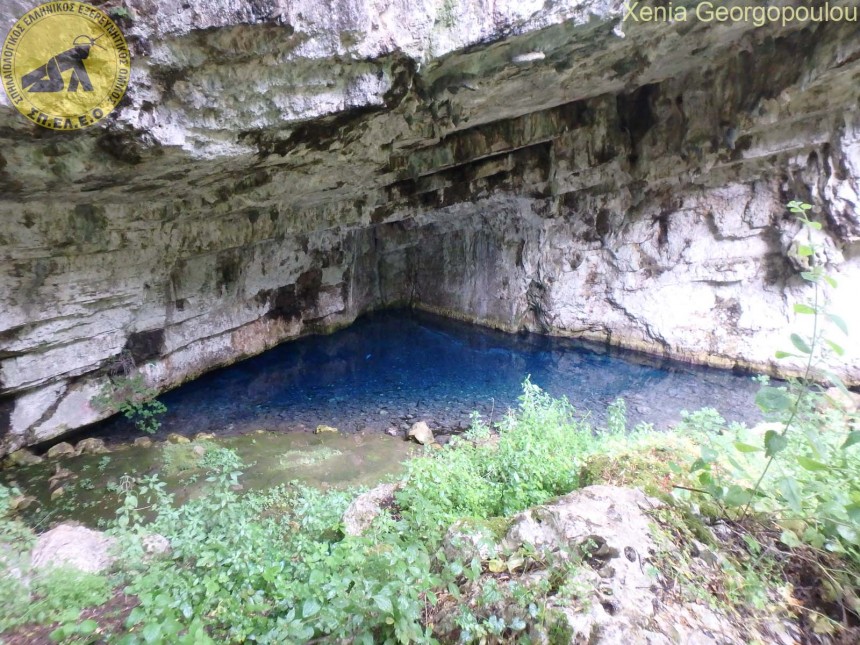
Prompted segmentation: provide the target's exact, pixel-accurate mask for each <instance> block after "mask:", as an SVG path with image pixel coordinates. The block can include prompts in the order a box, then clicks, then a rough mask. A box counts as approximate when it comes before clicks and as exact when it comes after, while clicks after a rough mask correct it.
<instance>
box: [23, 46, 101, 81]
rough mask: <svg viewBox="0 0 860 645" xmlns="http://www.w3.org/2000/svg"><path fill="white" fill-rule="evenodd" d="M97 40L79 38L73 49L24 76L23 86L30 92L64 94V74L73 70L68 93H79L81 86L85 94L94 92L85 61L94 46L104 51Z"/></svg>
mask: <svg viewBox="0 0 860 645" xmlns="http://www.w3.org/2000/svg"><path fill="white" fill-rule="evenodd" d="M100 37H101V36H99V38H100ZM96 40H98V38H90V37H89V36H78V37H77V38H75V40H74V42H73V43H72V47H71V49H67V50H66V51H64V52H63V53H61V54H57V55H56V56H53V57H52V58H51V59H49V60H48V62H47V63H45V64H44V65H41V66H40V67H37V68H36V69H34V70H33V71H32V72H29V73H27V74H25V75H24V76H22V77H21V85H22V86H23V87H24V89H26V90H28V91H30V92H62V91H63V88H64V87H65V83H64V82H63V73H64V72H67V71H69V70H71V71H72V75H71V78H70V79H69V87H68V90H67V91H68V92H77V91H78V86H80V87H81V88H82V89H83V91H84V92H92V91H93V84H92V83H91V82H90V77H89V74H87V67H86V65H85V64H84V60H86V59H87V58H88V57H89V55H90V48H92V47H93V45H95V46H96V47H100V48H101V49H104V47H101V45H98V44H96Z"/></svg>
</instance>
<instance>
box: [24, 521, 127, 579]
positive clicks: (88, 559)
mask: <svg viewBox="0 0 860 645" xmlns="http://www.w3.org/2000/svg"><path fill="white" fill-rule="evenodd" d="M113 545H114V539H113V538H110V537H108V536H107V535H105V534H104V533H102V532H100V531H93V530H92V529H88V528H86V527H84V526H79V525H77V524H71V523H67V524H60V525H59V526H56V527H54V528H53V529H51V530H50V531H48V532H47V533H44V534H42V535H40V536H39V538H38V539H37V541H36V546H35V547H34V548H33V551H32V554H31V556H30V561H31V563H32V566H33V568H34V569H43V568H46V567H72V568H74V569H78V570H80V571H85V572H87V573H99V572H101V571H104V570H105V569H107V568H108V567H110V565H111V564H112V563H113V560H114V558H113V556H112V555H111V548H112V547H113Z"/></svg>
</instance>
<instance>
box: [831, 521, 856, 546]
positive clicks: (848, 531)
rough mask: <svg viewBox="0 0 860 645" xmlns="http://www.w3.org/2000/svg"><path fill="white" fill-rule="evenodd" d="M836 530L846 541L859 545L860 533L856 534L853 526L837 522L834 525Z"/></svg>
mask: <svg viewBox="0 0 860 645" xmlns="http://www.w3.org/2000/svg"><path fill="white" fill-rule="evenodd" d="M836 532H837V533H838V534H839V537H841V538H842V539H843V540H845V541H846V542H849V543H851V544H854V545H860V535H858V534H857V529H855V528H854V527H853V526H845V525H843V524H839V525H837V526H836Z"/></svg>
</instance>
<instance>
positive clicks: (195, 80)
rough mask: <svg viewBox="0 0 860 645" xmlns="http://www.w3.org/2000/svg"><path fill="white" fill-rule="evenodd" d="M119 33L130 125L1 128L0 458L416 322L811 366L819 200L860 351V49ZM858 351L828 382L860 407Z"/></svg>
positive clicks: (433, 24)
mask: <svg viewBox="0 0 860 645" xmlns="http://www.w3.org/2000/svg"><path fill="white" fill-rule="evenodd" d="M676 4H678V3H676ZM7 5H9V7H8V8H9V9H10V11H9V12H8V15H9V16H10V18H9V19H8V22H9V24H11V21H12V19H13V18H12V16H14V15H16V14H20V13H21V11H23V10H24V7H25V3H20V2H11V3H9V2H7V3H5V4H4V8H6V7H7ZM103 6H104V7H105V8H106V9H107V10H110V9H111V7H114V6H119V5H118V4H117V3H113V2H108V3H104V5H103ZM124 6H125V7H126V8H127V9H128V11H127V12H124V13H123V12H120V13H117V14H116V15H117V20H118V22H119V23H120V25H121V27H122V28H123V29H124V31H125V33H126V34H127V37H128V39H129V41H130V45H131V48H132V51H133V54H134V61H133V75H132V82H131V85H130V88H129V92H128V95H127V97H126V99H125V100H124V103H123V105H122V106H121V107H120V109H118V110H117V112H116V113H115V114H114V115H112V117H111V119H110V121H109V122H108V123H107V124H105V125H103V126H99V127H96V128H92V129H90V130H87V131H83V132H79V133H74V134H58V133H53V132H49V131H46V130H40V129H38V128H36V127H35V126H31V125H30V124H29V123H28V122H26V121H25V120H24V119H22V118H19V117H18V116H17V115H16V113H15V112H14V111H13V110H12V109H11V108H10V107H9V106H8V105H7V104H5V103H0V221H1V222H2V226H0V258H2V263H0V452H3V451H6V450H10V449H14V448H16V447H18V446H21V445H25V444H33V443H38V442H39V441H44V440H46V439H49V438H52V437H55V436H58V435H60V434H62V433H64V432H67V431H69V430H71V429H74V428H76V427H80V426H82V425H85V424H87V423H91V422H93V421H95V420H97V419H98V418H99V417H100V416H101V414H102V413H101V412H99V410H97V409H96V408H95V407H94V406H93V405H92V403H91V400H92V397H93V396H94V395H95V394H97V393H98V392H99V391H100V390H101V388H102V387H103V385H104V383H105V380H106V378H107V376H106V375H107V374H108V373H109V372H110V371H111V370H112V369H115V367H116V365H117V362H118V361H123V360H128V357H131V358H132V359H133V361H134V363H135V364H136V365H137V366H138V367H137V369H139V370H140V371H141V372H142V373H143V374H144V375H145V377H146V379H147V381H148V382H149V383H150V384H151V385H153V386H154V387H156V388H158V389H167V388H170V387H174V386H176V385H178V384H179V383H181V382H183V381H185V380H187V379H190V378H193V377H194V376H196V375H198V374H200V373H202V372H204V371H206V370H208V369H212V368H214V367H216V366H219V365H224V364H228V363H230V362H232V361H235V360H239V359H240V358H242V357H245V356H248V355H251V354H254V353H258V352H260V351H263V350H265V349H266V348H268V347H271V346H272V345H274V344H276V343H278V342H281V341H283V340H286V339H289V338H294V337H297V336H299V335H301V334H305V333H310V332H324V331H328V330H331V329H333V328H335V327H337V326H339V325H345V324H348V323H349V322H351V321H352V320H353V319H354V318H355V317H356V316H357V315H359V314H360V313H361V312H363V311H366V310H369V309H372V308H378V307H386V306H392V305H411V306H416V307H422V308H425V309H430V310H434V311H439V312H442V313H444V314H446V315H451V316H457V317H461V318H464V319H468V320H472V321H476V322H481V323H484V324H489V325H494V326H498V327H501V328H505V329H512V330H513V329H520V328H528V329H533V330H536V331H543V332H546V333H554V334H565V335H573V336H586V337H589V338H596V339H602V340H606V341H609V342H611V343H614V344H619V345H625V346H629V347H635V348H640V349H645V350H647V351H651V352H655V353H660V354H665V355H669V356H675V357H678V358H684V359H689V360H694V361H697V362H706V363H712V364H719V365H726V366H729V365H735V364H739V365H746V366H752V367H755V368H756V369H762V370H769V371H773V370H776V369H785V368H786V366H785V365H782V366H776V365H774V363H773V361H772V358H771V357H772V356H773V351H774V350H775V349H776V348H777V347H784V346H785V339H786V337H787V334H788V332H789V330H794V329H797V328H798V326H799V325H801V324H802V321H796V320H795V319H794V316H793V315H792V313H791V308H792V305H793V303H795V302H798V301H802V300H804V299H806V298H807V297H809V296H810V291H809V289H808V288H807V287H806V286H805V285H804V283H803V280H802V279H801V278H800V277H799V267H798V264H797V260H796V258H792V253H791V249H792V244H793V243H794V244H796V242H795V241H794V240H795V237H796V236H797V234H798V230H799V229H798V227H797V225H796V224H795V223H794V222H793V221H792V220H791V218H790V217H789V216H788V215H787V213H786V212H785V210H784V208H783V207H782V204H784V203H785V202H786V201H788V200H790V199H795V198H798V199H805V200H807V201H810V202H812V203H814V204H815V205H816V207H817V209H818V211H817V212H818V215H817V217H818V218H819V220H820V221H821V222H822V224H823V231H822V235H821V237H820V239H818V242H819V243H820V245H821V246H822V248H823V249H824V250H823V255H822V259H823V260H825V261H826V262H827V263H828V270H829V271H830V272H831V273H832V274H833V275H834V276H835V277H836V278H837V279H838V280H839V282H840V287H839V288H838V289H836V290H834V291H832V292H831V293H830V294H828V295H827V298H828V299H829V303H830V306H831V308H832V309H833V310H834V311H836V312H838V313H840V314H841V315H842V316H843V317H844V318H845V319H846V320H847V321H848V323H849V325H850V326H852V328H853V329H854V330H857V329H860V310H858V309H860V305H858V303H857V298H856V293H857V285H858V284H860V281H858V279H860V215H858V210H857V208H858V207H857V204H858V190H860V187H859V186H858V178H860V116H858V98H860V39H858V38H857V24H856V23H848V22H842V23H827V24H817V25H803V24H788V25H785V26H779V25H774V24H770V25H767V26H764V27H761V28H759V29H755V28H754V26H753V25H751V24H748V23H739V24H722V25H717V24H701V23H697V22H695V21H693V20H690V21H689V22H675V23H671V24H670V23H648V24H631V23H630V22H629V21H628V22H622V20H621V18H622V16H623V9H622V3H621V2H614V1H607V0H559V1H557V2H552V3H543V2H535V3H529V2H504V1H502V0H496V1H495V2H492V3H490V2H487V3H485V2H477V1H467V0H460V1H459V2H458V1H457V0H454V1H450V2H449V1H448V0H445V1H444V2H442V1H441V0H439V1H434V0H424V1H423V2H398V1H396V0H395V1H387V0H386V1H380V0H354V1H352V0H351V1H350V2H336V3H334V2H333V3H330V4H326V3H320V2H312V1H311V0H302V1H299V2H286V1H282V0H271V1H270V2H250V3H245V2H232V1H228V0H217V1H216V0H191V1H190V2H182V3H178V2H177V3H174V4H170V3H164V2H158V3H155V2H151V1H150V0H131V1H129V2H125V3H124ZM6 15H7V12H5V11H4V12H3V18H2V19H0V20H5V19H6ZM5 26H7V25H5V24H2V25H0V27H5ZM2 100H5V99H0V101H2ZM844 344H845V345H846V347H847V348H848V349H849V352H848V355H847V356H846V357H844V358H843V359H842V360H841V361H834V362H833V364H832V366H833V367H834V368H835V369H837V370H838V371H840V372H841V373H842V374H843V375H845V376H846V377H847V378H849V380H851V381H852V382H855V383H857V382H860V355H858V350H857V349H855V347H854V346H855V345H856V343H853V344H852V343H851V342H850V340H849V341H848V342H846V343H844ZM788 367H790V366H788Z"/></svg>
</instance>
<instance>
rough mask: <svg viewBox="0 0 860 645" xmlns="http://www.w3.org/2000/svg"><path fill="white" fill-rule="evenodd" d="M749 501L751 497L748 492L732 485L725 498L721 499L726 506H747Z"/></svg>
mask: <svg viewBox="0 0 860 645" xmlns="http://www.w3.org/2000/svg"><path fill="white" fill-rule="evenodd" d="M751 499H752V495H750V493H749V491H748V490H746V489H744V488H741V487H740V486H738V485H736V484H732V485H731V486H729V490H728V492H726V495H725V497H723V502H725V504H726V506H743V505H744V504H748V503H749V501H750V500H751Z"/></svg>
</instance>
